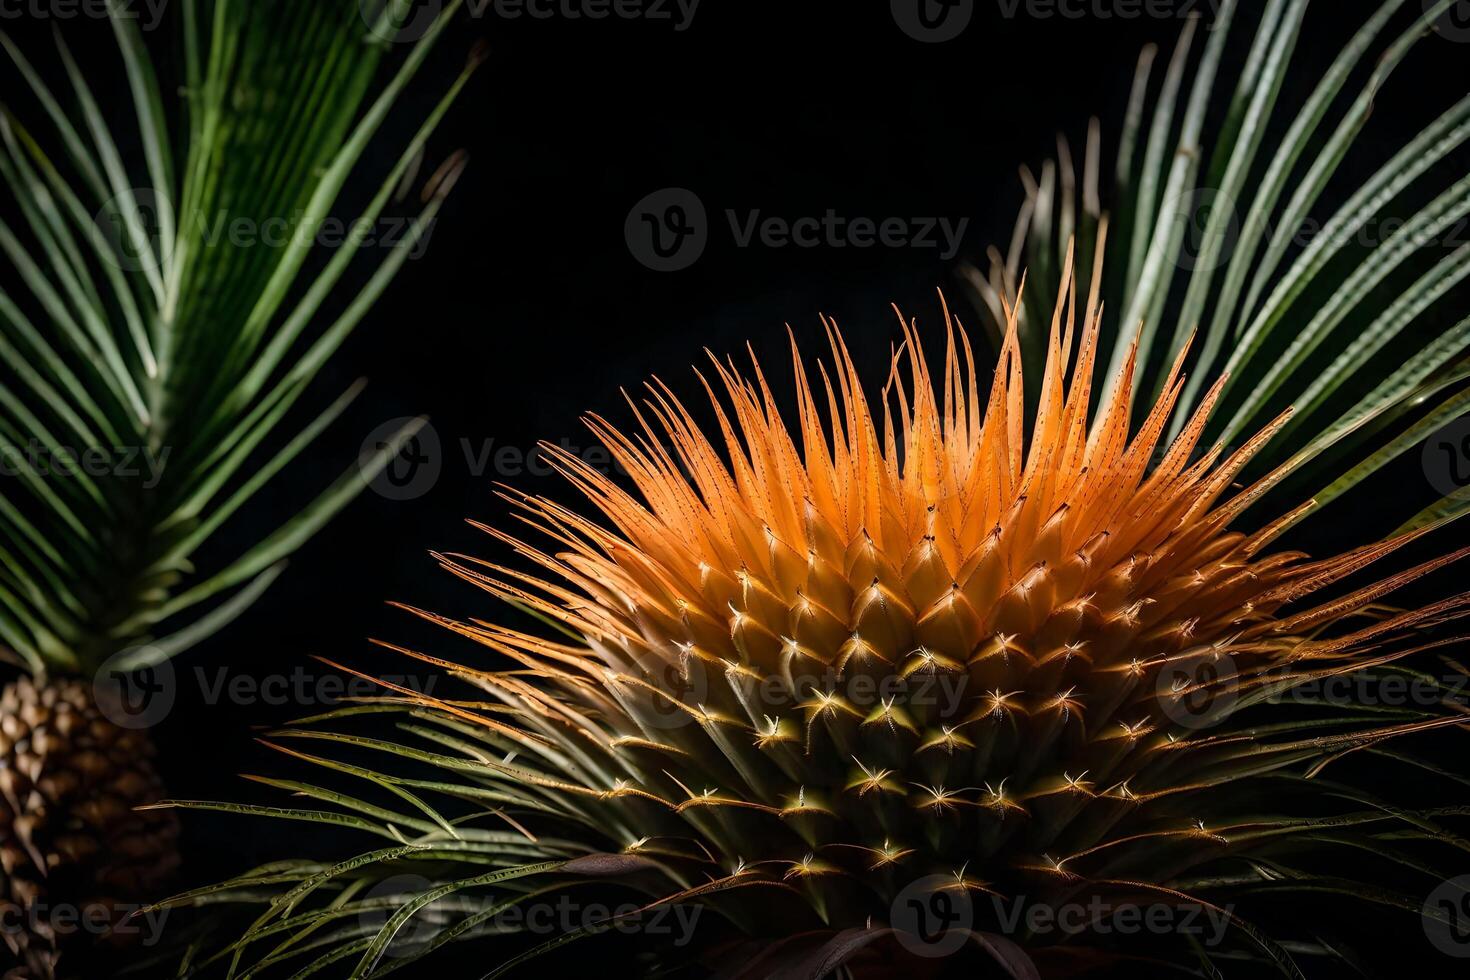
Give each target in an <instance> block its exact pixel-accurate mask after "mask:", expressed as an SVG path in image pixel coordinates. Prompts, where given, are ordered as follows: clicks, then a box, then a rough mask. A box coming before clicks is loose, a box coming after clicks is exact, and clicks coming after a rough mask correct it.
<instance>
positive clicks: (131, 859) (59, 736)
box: [0, 677, 178, 978]
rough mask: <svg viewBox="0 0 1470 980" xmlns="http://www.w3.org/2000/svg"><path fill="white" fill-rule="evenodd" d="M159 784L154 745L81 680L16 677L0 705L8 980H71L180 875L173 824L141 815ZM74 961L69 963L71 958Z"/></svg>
mask: <svg viewBox="0 0 1470 980" xmlns="http://www.w3.org/2000/svg"><path fill="white" fill-rule="evenodd" d="M161 795H162V784H161V782H160V780H159V777H158V774H157V772H156V771H155V770H154V767H153V742H152V739H150V738H149V736H148V733H147V732H146V731H144V730H141V729H139V730H132V729H127V728H123V727H121V726H119V725H117V724H116V723H114V722H113V721H112V720H110V719H109V718H108V717H107V716H106V715H105V714H104V713H103V712H102V711H101V710H99V708H98V707H97V704H96V702H95V701H94V699H93V696H92V689H91V687H90V686H89V685H87V684H85V683H83V682H81V681H78V680H71V679H66V680H53V681H49V682H48V681H38V680H35V679H32V678H30V677H23V678H21V679H20V680H17V681H15V682H14V683H12V684H11V685H9V686H8V687H6V688H5V691H4V693H3V694H0V883H3V887H0V909H3V919H0V925H3V937H4V943H5V947H6V950H4V951H0V952H6V951H8V953H9V954H10V956H11V957H12V958H13V959H14V961H15V964H16V965H15V968H14V969H12V970H11V972H9V973H6V974H5V975H6V976H7V977H9V976H15V977H42V978H44V977H52V976H58V975H60V976H66V975H69V972H70V969H71V967H70V966H69V965H68V964H69V963H71V962H72V960H73V959H75V958H85V956H86V954H87V953H88V952H89V951H90V950H91V949H92V948H94V947H95V946H96V944H97V943H98V942H99V941H102V942H111V943H117V942H126V941H127V936H128V935H129V931H127V930H122V931H119V932H117V933H111V932H110V931H109V929H110V927H111V926H115V925H116V924H117V923H118V922H119V920H120V919H121V918H122V917H123V916H125V915H126V914H127V913H128V912H130V911H133V910H134V909H136V908H137V903H139V902H140V901H142V900H144V899H145V898H149V897H155V896H156V894H157V892H158V889H159V888H160V887H161V886H162V885H163V884H164V882H165V881H166V880H167V879H168V877H169V875H170V873H171V872H172V871H173V870H174V868H175V867H176V866H177V864H178V856H177V852H176V840H177V837H178V821H177V818H176V817H174V816H173V815H172V814H170V812H169V811H148V812H137V811H135V809H134V808H135V807H137V806H139V805H141V804H145V803H152V802H155V801H157V800H158V799H159V798H160V796H161ZM73 952H75V956H73Z"/></svg>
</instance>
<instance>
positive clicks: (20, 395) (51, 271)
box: [0, 0, 483, 671]
mask: <svg viewBox="0 0 1470 980" xmlns="http://www.w3.org/2000/svg"><path fill="white" fill-rule="evenodd" d="M381 6H382V10H381V13H380V14H378V15H377V16H381V17H382V18H384V21H383V22H382V23H381V24H376V23H373V24H370V23H368V22H367V21H366V20H365V19H364V18H365V16H367V15H366V14H365V13H364V12H365V11H367V10H370V9H372V8H371V7H369V6H365V5H362V4H359V3H357V2H355V0H328V2H320V3H306V4H303V3H293V2H287V0H261V2H251V3H238V2H229V0H185V2H183V3H182V4H181V5H179V6H178V8H177V9H178V11H179V13H178V16H177V18H176V26H177V28H178V31H179V33H180V34H181V35H182V37H181V42H182V49H183V52H184V59H183V61H184V68H183V71H182V72H181V74H182V76H183V77H182V78H180V79H179V80H178V81H179V83H180V85H179V89H178V90H179V92H180V94H181V97H180V98H170V97H167V96H166V95H165V92H166V91H171V90H170V89H168V88H166V87H165V85H164V83H162V82H161V81H160V79H159V77H158V74H159V73H158V71H157V70H156V69H155V68H154V65H153V61H152V53H151V52H150V51H149V49H148V47H147V46H146V45H145V43H144V40H143V37H142V34H141V32H140V29H139V26H138V23H137V21H136V19H135V18H133V17H130V16H128V15H127V13H126V11H125V7H126V4H123V3H113V4H112V5H111V6H110V8H109V9H110V12H111V14H112V16H111V24H112V27H113V30H114V33H115V35H116V41H117V48H118V52H119V54H120V61H121V65H122V70H123V72H124V73H125V76H126V81H127V93H128V95H129V99H128V100H126V101H125V102H124V104H123V105H122V106H121V107H118V106H112V105H108V106H106V107H104V105H103V104H102V102H101V101H100V100H99V98H98V97H97V94H96V92H95V91H94V85H95V81H94V80H93V78H92V77H90V73H89V72H85V71H83V70H82V68H81V67H80V66H79V65H78V63H77V61H76V59H75V58H74V57H73V55H72V54H71V52H70V50H69V49H68V47H67V45H66V44H65V42H64V41H63V40H62V39H61V37H60V36H58V38H57V45H58V50H57V58H58V62H59V65H60V67H61V72H60V74H61V75H62V76H63V77H64V79H65V82H64V86H65V90H64V91H56V90H53V88H52V86H51V85H50V84H48V82H47V80H46V78H45V77H44V76H43V73H42V72H41V71H39V70H38V69H37V67H36V66H35V65H34V64H33V63H32V61H31V59H30V56H28V55H27V53H25V52H22V50H21V49H20V47H19V46H18V45H17V44H16V43H15V42H14V41H12V40H11V39H10V38H8V37H6V36H4V35H0V47H3V48H4V51H5V53H6V55H8V58H9V61H10V62H11V63H12V64H13V67H14V69H15V71H16V72H17V73H18V75H19V76H20V78H21V80H22V82H23V89H24V90H25V91H26V93H27V94H28V95H29V96H30V100H31V102H32V104H33V105H34V106H35V107H36V108H37V110H38V111H37V112H36V113H34V114H26V118H22V114H21V113H20V112H18V111H16V110H15V108H14V107H4V108H3V110H0V142H3V147H0V175H3V177H4V179H5V182H6V184H7V186H8V187H10V188H12V190H13V195H14V198H15V202H16V205H17V208H16V211H17V213H18V214H19V216H20V218H21V224H20V226H19V227H17V228H12V227H10V226H9V225H6V224H5V223H3V222H0V251H3V253H4V256H5V258H6V260H7V262H8V264H9V265H10V267H11V269H12V270H13V271H14V273H16V275H15V276H13V277H11V278H12V279H13V280H15V281H17V282H18V283H19V284H20V286H21V289H20V291H19V292H17V293H15V294H11V293H7V292H4V291H0V354H3V355H4V357H5V360H6V363H7V364H9V365H11V366H12V367H13V370H12V371H8V372H7V376H6V378H5V380H4V381H3V382H0V451H3V452H4V453H6V455H7V456H10V457H12V458H13V459H16V460H19V461H21V462H20V465H19V466H17V468H16V469H17V471H18V472H17V478H16V479H10V480H6V481H5V483H4V485H3V486H0V645H4V646H5V647H7V648H9V649H10V650H11V651H13V652H14V653H15V654H16V655H17V656H18V657H19V658H21V659H22V660H24V661H25V663H26V664H27V665H28V666H29V668H30V669H32V670H34V671H41V670H44V669H45V668H46V667H48V666H51V667H54V668H60V669H67V670H89V669H92V668H94V667H95V666H96V665H97V664H98V663H99V662H101V661H102V660H103V659H105V658H107V657H108V656H110V655H112V654H114V653H116V652H118V651H121V650H125V649H128V648H134V647H136V648H139V649H138V650H136V651H135V652H134V654H133V656H134V658H135V659H137V660H146V659H149V658H157V657H160V656H171V655H173V654H177V653H179V652H182V651H183V650H184V649H186V648H187V647H189V646H191V645H193V644H194V643H197V642H199V641H200V640H202V639H204V638H205V637H206V636H208V635H209V634H210V633H212V632H213V631H214V630H216V629H218V628H220V627H222V626H224V625H225V624H226V623H227V622H228V621H229V620H230V619H231V618H233V617H234V616H235V615H237V614H238V613H239V612H240V611H241V610H242V609H243V608H244V607H245V606H247V605H248V604H249V602H250V601H252V600H253V599H254V598H255V597H256V596H258V595H259V594H260V593H261V592H262V591H263V590H264V588H265V587H266V586H267V585H268V584H269V583H270V582H271V581H272V580H273V579H274V578H275V576H276V574H277V573H278V571H279V563H280V562H281V561H282V560H284V559H285V558H287V557H288V556H289V555H290V554H291V553H292V552H294V551H295V550H296V549H297V548H298V547H300V545H301V544H302V543H303V542H304V541H305V540H307V539H308V538H309V537H310V536H311V535H312V534H313V533H314V532H315V531H317V530H318V529H319V528H320V527H321V526H322V525H323V524H324V523H325V522H326V521H328V520H329V519H330V518H331V517H332V516H333V515H334V514H336V513H337V512H338V511H340V510H341V509H342V507H344V506H345V505H346V504H347V503H348V502H349V501H350V500H352V498H353V497H354V496H356V495H357V494H358V493H359V492H360V491H361V490H362V489H363V488H364V487H365V486H366V485H367V484H368V482H369V481H370V480H371V479H372V478H373V476H374V475H375V474H376V472H377V471H378V470H379V469H380V468H381V467H382V466H383V465H385V464H386V462H387V461H388V459H390V458H391V454H392V453H393V452H396V450H397V448H398V446H399V445H400V444H401V442H402V441H403V440H405V439H407V438H410V437H411V436H412V432H413V429H414V428H415V426H414V425H410V426H407V427H405V429H404V430H403V431H400V432H399V433H397V434H396V435H395V436H393V437H391V438H390V439H388V440H387V442H388V445H386V446H384V447H383V448H382V449H381V450H380V451H377V452H375V453H373V454H372V455H370V456H368V457H365V458H363V459H362V460H360V461H358V462H357V463H356V464H354V465H353V466H351V467H350V468H349V469H348V470H347V472H346V473H345V475H344V476H343V477H342V478H341V479H340V480H339V481H338V482H337V483H336V484H334V485H333V486H331V487H329V488H327V489H326V490H325V491H323V492H322V493H321V494H320V495H319V496H318V497H317V498H316V499H315V500H313V501H312V502H310V503H309V504H308V505H307V506H306V507H304V508H303V509H302V510H301V511H300V512H299V513H297V514H296V515H295V516H294V517H293V518H292V520H291V521H290V522H289V523H288V524H286V525H285V526H283V527H281V528H279V529H278V530H276V531H275V532H274V533H271V534H269V535H266V536H264V537H263V538H262V540H260V541H259V542H258V543H256V544H255V545H254V546H252V547H250V548H248V549H246V550H245V551H244V552H243V553H240V554H237V555H235V556H234V557H233V558H230V559H226V560H223V561H215V562H213V563H212V565H211V567H209V568H199V567H196V565H195V557H196V555H197V554H198V553H199V551H200V549H201V548H203V547H204V546H205V544H206V543H207V542H208V541H209V540H210V539H211V538H212V537H213V536H214V535H215V534H216V532H218V531H219V529H220V528H221V527H222V526H224V525H225V524H226V523H227V522H228V521H229V520H230V519H231V518H232V517H233V516H234V515H235V514H236V512H237V511H239V510H240V509H241V508H242V507H244V506H245V505H246V504H248V503H249V501H250V500H251V499H252V498H253V497H254V496H255V495H256V494H257V493H258V492H259V491H260V490H261V488H262V487H264V486H265V485H267V484H268V483H269V482H270V481H271V480H272V479H273V478H274V477H275V476H276V475H277V474H278V473H280V472H281V471H282V470H283V469H284V468H286V467H287V466H288V465H289V464H290V463H291V462H292V461H293V459H295V458H296V457H298V456H299V455H300V454H301V453H302V452H303V451H305V450H306V449H307V447H308V446H309V445H311V443H312V442H313V441H314V440H315V439H316V438H317V436H319V435H320V434H321V432H322V431H323V430H324V429H325V428H326V427H327V426H328V425H329V424H330V423H331V422H332V421H333V420H335V419H336V418H337V417H338V416H339V415H340V414H341V413H342V411H343V410H344V409H345V408H346V407H347V405H348V403H350V402H351V401H352V399H353V398H354V397H355V396H356V395H357V393H358V391H360V390H361V385H360V384H358V385H353V386H352V387H351V388H350V389H349V390H348V391H347V392H346V393H344V394H343V395H342V396H341V397H340V398H339V399H337V400H336V401H335V402H333V403H332V404H330V405H329V406H328V407H327V408H326V409H325V410H323V411H321V412H320V414H319V415H318V416H317V417H316V418H315V419H313V420H312V421H309V422H308V423H307V424H306V425H305V426H304V427H303V428H302V429H300V430H299V431H298V432H297V433H296V434H295V435H294V436H283V435H282V434H281V433H280V432H279V431H278V430H279V429H280V427H281V425H282V424H283V423H284V421H285V420H286V419H287V417H288V416H289V415H290V413H291V412H292V411H293V410H294V409H296V407H297V403H298V402H299V400H300V399H301V397H302V395H303V394H305V393H306V392H307V390H308V388H309V386H310V382H311V381H312V379H313V378H314V377H315V376H316V375H317V373H318V372H319V371H320V369H321V367H322V365H323V364H324V363H326V361H327V359H328V358H330V357H331V356H332V355H333V353H335V352H336V350H337V349H338V348H339V347H340V346H341V344H342V343H343V341H344V340H345V339H346V338H347V337H348V336H349V335H350V334H351V332H352V331H353V330H354V329H355V328H356V327H357V326H358V325H359V324H360V323H361V322H362V321H363V319H364V318H365V317H366V316H367V315H368V314H369V312H370V310H371V309H372V307H373V303H374V301H375V300H376V299H377V298H378V297H379V296H380V295H381V294H382V292H383V290H384V289H385V288H386V287H387V286H388V284H389V283H390V282H391V281H392V279H393V278H394V276H395V275H396V274H397V273H398V272H399V271H400V270H401V268H402V266H403V264H404V262H406V261H407V259H408V258H409V257H410V255H412V254H414V252H415V249H416V247H417V246H418V244H419V242H420V240H421V238H422V237H423V236H424V235H425V234H426V232H427V230H428V229H430V228H431V227H432V225H433V222H434V220H435V218H436V216H437V215H438V213H439V211H440V209H441V208H442V206H443V204H444V201H445V198H446V196H447V195H448V193H449V191H450V190H451V188H452V187H453V186H454V183H455V181H456V179H457V178H458V176H459V174H460V172H461V170H462V168H463V166H464V162H465V161H464V158H463V156H462V155H456V156H454V157H451V158H450V160H449V161H448V162H447V163H446V164H445V165H444V166H443V167H442V168H441V169H440V170H439V171H438V172H437V173H435V174H434V175H433V177H432V179H431V180H430V181H429V183H428V185H427V186H426V188H425V190H424V194H423V197H422V202H421V206H420V207H419V208H417V209H416V211H415V212H414V213H413V214H412V216H411V218H410V220H408V221H407V222H406V224H405V227H406V228H407V231H406V232H405V233H403V234H402V235H401V236H399V237H398V238H397V239H396V240H390V238H391V237H392V236H388V235H384V234H383V233H382V226H381V225H380V224H379V222H380V219H382V218H383V216H384V215H385V214H387V213H389V209H391V208H396V206H397V199H398V198H399V197H400V188H401V187H402V185H403V183H404V182H405V180H406V179H411V178H412V176H413V174H414V173H415V172H416V171H417V168H418V166H419V163H420V160H421V159H422V157H423V154H424V152H425V147H426V144H427V142H428V140H429V137H430V135H431V134H432V133H433V131H434V130H435V128H436V127H437V126H438V124H439V123H440V121H441V120H442V119H443V117H444V114H445V113H446V112H447V111H448V109H449V107H450V106H451V104H452V103H453V102H454V100H455V98H456V97H457V96H458V95H459V93H460V92H461V90H462V89H463V88H464V86H465V84H466V83H467V81H468V80H469V78H470V76H471V74H472V73H473V71H474V70H475V68H476V67H477V66H478V64H479V63H480V62H481V61H482V59H483V54H482V52H480V51H476V52H475V53H474V54H473V55H472V56H471V57H470V58H469V59H468V61H467V62H466V64H465V67H464V69H463V71H462V72H461V73H460V74H459V76H458V78H457V79H456V80H455V81H454V83H453V84H452V85H451V86H450V88H449V89H448V91H446V92H445V93H444V94H443V96H442V98H440V99H439V100H438V102H437V104H436V105H434V106H433V108H432V110H431V111H430V112H429V113H428V115H427V116H426V117H425V118H424V119H423V121H422V124H421V125H420V126H419V127H418V129H417V131H416V132H414V133H413V135H412V136H411V137H410V138H409V139H408V140H407V142H406V143H405V144H404V145H402V146H401V147H400V148H399V149H398V154H397V157H396V160H395V162H394V163H393V165H392V166H391V168H390V169H389V170H388V172H387V173H385V174H380V175H378V178H377V179H378V180H380V181H381V183H380V185H379V186H378V188H377V190H376V191H375V193H373V195H372V196H371V197H370V199H368V201H367V203H366V204H365V205H362V206H361V207H360V209H357V210H354V211H353V212H351V213H349V214H348V215H345V216H344V215H342V214H341V213H340V212H341V210H342V207H343V202H342V197H343V190H344V187H346V185H347V182H348V180H349V178H350V177H353V176H354V175H357V174H360V173H361V172H362V171H363V169H364V168H363V166H362V161H363V157H364V153H365V151H366V150H367V148H368V147H369V146H370V145H371V144H372V143H373V142H374V140H375V138H376V137H378V135H379V133H380V131H381V130H382V128H383V124H384V122H385V120H387V119H388V118H389V116H390V113H391V112H392V109H393V107H394V105H395V103H396V102H397V101H398V100H399V98H400V97H401V95H402V94H403V92H404V90H405V89H406V88H407V87H408V86H409V84H410V83H411V82H412V81H413V79H414V78H415V76H416V75H417V73H418V71H419V69H420V68H421V67H422V65H423V64H424V62H425V59H426V58H427V57H428V55H429V52H430V50H431V49H432V48H433V46H434V45H435V43H436V41H437V40H438V38H439V36H440V35H441V34H442V32H443V30H444V27H445V25H446V24H447V23H448V22H449V20H450V19H451V18H452V17H453V16H454V14H455V12H456V10H457V8H458V7H459V6H460V0H454V2H451V3H449V4H446V5H443V10H442V11H441V12H440V14H439V16H438V17H437V18H436V19H435V20H434V21H433V23H432V26H431V27H430V28H429V29H428V30H427V32H426V33H425V34H424V35H423V37H422V38H421V39H419V40H418V41H416V42H415V43H413V44H412V45H411V46H409V47H408V48H407V51H406V53H405V54H402V55H401V56H399V55H396V54H394V53H393V52H394V50H395V49H393V47H392V46H390V45H389V44H387V43H385V42H384V41H383V40H382V38H384V37H386V36H390V34H391V32H390V31H389V30H388V27H389V26H391V24H394V23H399V22H401V20H395V19H394V18H400V19H401V18H402V17H403V16H404V14H405V11H406V10H407V9H408V8H411V7H413V4H412V3H406V2H405V0H393V2H392V3H388V4H384V5H381ZM397 50H402V49H397ZM385 74H386V82H383V81H381V79H382V78H383V77H384V76H385ZM32 115H33V116H34V117H32ZM124 146H127V147H133V146H136V147H138V148H139V151H138V153H137V156H138V158H139V159H136V160H128V159H125V158H124V154H123V151H122V150H121V149H120V147H124ZM328 221H332V222H338V223H340V226H341V227H343V228H344V229H346V233H345V234H344V235H343V236H341V240H340V242H337V241H332V240H331V239H330V238H328V237H327V236H325V235H321V234H319V231H320V229H322V228H323V227H324V226H325V223H326V222H328ZM239 234H245V235H248V236H249V237H248V238H246V239H240V240H237V238H238V235H239ZM329 249H330V254H326V253H327V252H328V251H329ZM349 273H350V275H349ZM68 451H70V452H72V453H75V454H79V455H81V456H82V458H81V464H84V465H76V464H74V465H73V466H72V467H71V470H72V471H71V472H70V473H65V474H60V475H58V473H57V472H55V471H54V470H53V469H52V467H53V466H54V464H55V462H56V461H57V460H58V459H59V458H60V454H62V453H65V452H68ZM37 461H39V464H40V465H33V464H34V463H36V462H37ZM145 463H146V470H145V467H144V464H145ZM132 471H142V472H132ZM221 596H224V597H225V598H224V599H221ZM206 603H209V604H210V605H209V606H207V607H206V606H205V605H204V604H206ZM201 608H204V609H206V611H204V612H202V613H201V611H200V610H201Z"/></svg>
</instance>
